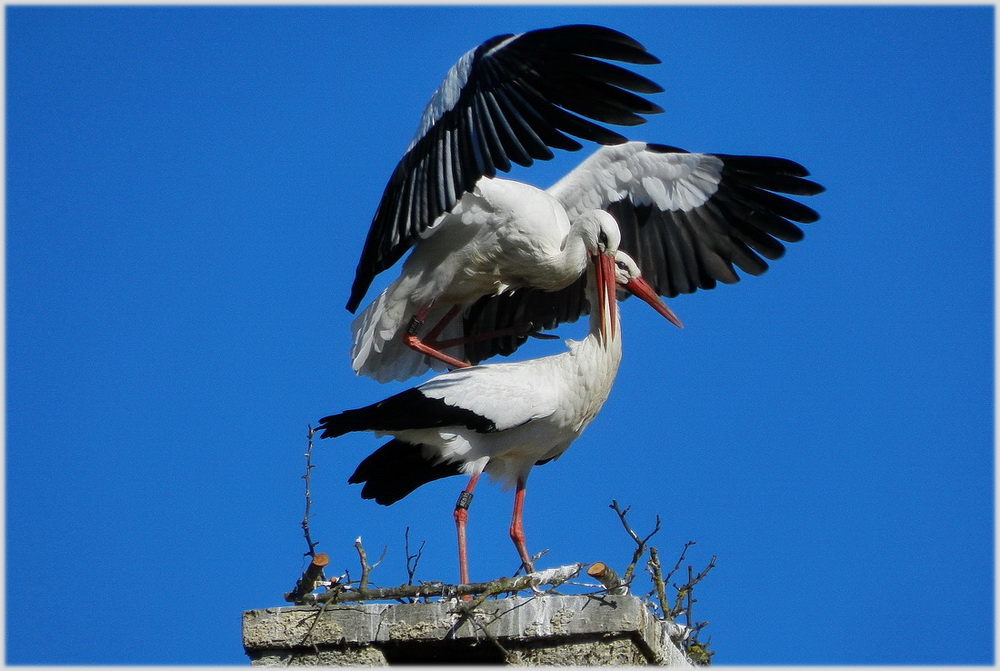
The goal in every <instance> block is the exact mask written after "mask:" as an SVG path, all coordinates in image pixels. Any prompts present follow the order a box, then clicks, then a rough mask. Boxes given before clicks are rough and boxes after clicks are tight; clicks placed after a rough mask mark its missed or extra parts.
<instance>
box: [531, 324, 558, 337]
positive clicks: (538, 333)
mask: <svg viewBox="0 0 1000 671" xmlns="http://www.w3.org/2000/svg"><path fill="white" fill-rule="evenodd" d="M534 326H535V325H534V324H531V323H529V324H528V332H527V333H526V334H525V335H526V336H527V337H529V338H538V339H539V340H559V336H557V335H554V334H552V333H542V332H541V331H539V330H536V329H534Z"/></svg>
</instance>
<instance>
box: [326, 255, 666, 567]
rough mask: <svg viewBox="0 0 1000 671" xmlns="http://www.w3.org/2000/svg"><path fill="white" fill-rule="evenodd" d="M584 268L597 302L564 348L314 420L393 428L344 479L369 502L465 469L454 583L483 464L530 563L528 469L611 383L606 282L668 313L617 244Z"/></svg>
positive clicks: (563, 445)
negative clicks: (507, 499)
mask: <svg viewBox="0 0 1000 671" xmlns="http://www.w3.org/2000/svg"><path fill="white" fill-rule="evenodd" d="M588 267H589V268H588V270H587V272H586V273H585V275H584V277H585V279H586V298H587V300H588V301H589V302H590V304H591V306H592V308H593V307H594V306H596V308H597V309H591V316H590V330H589V333H588V334H587V336H586V337H585V338H584V339H583V340H581V341H577V342H574V341H569V342H568V344H569V350H568V351H566V352H563V353H560V354H556V355H552V356H547V357H542V358H538V359H531V360H527V361H519V362H505V363H494V364H485V365H481V366H474V367H471V368H462V369H459V370H454V371H451V372H448V373H444V374H442V375H439V376H437V377H435V378H433V379H431V380H429V381H428V382H425V383H423V384H421V385H419V386H417V387H414V388H412V389H409V390H407V391H404V392H402V393H400V394H396V395H395V396H392V397H390V398H387V399H386V400H384V401H380V402H378V403H375V404H373V405H369V406H367V407H364V408H359V409H357V410H347V411H346V412H342V413H340V414H337V415H331V416H329V417H324V418H323V419H321V420H320V424H319V429H320V430H322V432H323V433H322V434H321V437H322V438H330V437H336V436H341V435H343V434H345V433H348V432H351V431H374V432H375V434H376V435H378V436H382V435H389V436H392V437H393V440H391V441H389V442H388V443H386V444H385V445H383V446H382V447H380V448H379V449H378V450H376V451H375V452H374V453H372V454H371V455H370V456H368V457H367V458H366V459H365V460H364V461H362V462H361V464H360V465H359V466H358V468H357V470H356V471H355V472H354V474H353V475H352V476H351V477H350V479H349V480H348V482H351V483H365V486H364V488H363V489H362V491H361V495H362V497H364V498H366V499H375V501H376V503H380V504H382V505H389V504H392V503H394V502H396V501H398V500H399V499H402V498H403V497H405V496H406V495H407V494H409V493H410V492H412V491H413V490H414V489H416V488H417V487H419V486H421V485H423V484H425V483H427V482H431V481H433V480H436V479H438V478H443V477H447V476H450V475H459V474H465V475H468V476H470V479H469V483H468V486H467V487H466V488H465V490H464V491H463V492H462V494H461V495H460V497H459V500H458V503H457V504H456V506H455V513H454V515H455V523H456V529H457V533H458V549H459V575H460V579H461V582H462V583H463V584H465V583H468V581H469V573H468V561H467V554H466V544H465V524H466V520H467V519H468V513H467V509H468V504H469V502H470V501H471V498H472V491H473V489H474V488H475V486H476V482H477V480H478V479H479V476H480V475H481V474H482V473H483V472H485V473H488V474H489V475H490V477H491V478H493V479H496V480H500V481H501V482H502V483H503V484H505V485H506V486H508V487H509V486H514V487H515V488H516V490H515V495H514V512H513V516H512V519H511V525H510V536H511V539H512V540H513V541H514V545H515V547H516V548H517V552H518V555H519V556H520V558H521V561H522V562H523V564H524V566H525V568H526V570H528V571H529V572H530V571H532V570H533V567H532V565H531V558H530V555H529V554H528V551H527V548H526V546H525V542H524V531H523V526H522V522H521V517H522V511H523V507H524V493H525V486H526V483H527V479H528V473H529V471H531V469H532V467H533V466H535V465H536V464H541V463H545V462H547V461H550V460H552V459H555V458H557V457H559V456H560V455H561V454H562V453H563V452H565V451H566V449H567V448H569V446H570V444H571V443H572V442H573V441H574V440H576V439H577V438H578V437H579V436H580V434H581V433H583V430H584V429H585V428H586V427H587V425H589V424H590V422H591V421H592V420H593V419H594V417H595V416H596V415H597V413H598V411H599V410H600V409H601V406H602V405H603V404H604V401H605V400H606V399H607V397H608V394H609V393H610V391H611V385H612V383H613V382H614V379H615V375H616V373H617V371H618V363H619V361H620V360H621V353H622V347H621V327H620V322H619V318H618V310H617V300H616V296H615V293H616V283H617V284H619V285H621V286H624V288H625V289H626V290H628V291H630V292H632V293H634V294H635V295H637V296H639V297H640V298H642V299H643V300H645V301H646V302H648V303H649V304H650V305H652V306H653V307H654V308H655V309H656V310H657V311H658V312H659V313H660V314H662V315H663V316H665V317H667V318H670V312H669V310H668V308H667V307H666V305H664V304H663V302H662V301H661V300H660V299H659V297H658V296H657V295H656V293H655V292H654V291H653V289H652V288H651V287H650V286H649V285H648V284H647V283H646V282H645V281H644V280H643V279H642V278H641V276H640V275H639V270H638V268H637V267H636V265H635V263H634V262H633V261H632V259H631V258H630V257H629V256H628V255H627V254H625V253H624V252H621V251H619V252H608V251H606V250H605V251H603V252H601V253H598V254H594V255H592V256H591V263H589V264H588Z"/></svg>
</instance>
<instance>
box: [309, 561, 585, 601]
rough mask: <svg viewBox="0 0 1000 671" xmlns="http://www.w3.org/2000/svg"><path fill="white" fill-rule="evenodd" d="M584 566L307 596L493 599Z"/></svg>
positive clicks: (565, 575) (559, 581)
mask: <svg viewBox="0 0 1000 671" xmlns="http://www.w3.org/2000/svg"><path fill="white" fill-rule="evenodd" d="M582 568H583V564H569V565H567V566H561V567H559V568H557V569H548V570H546V571H540V572H536V573H529V574H528V575H525V576H520V577H517V578H498V579H496V580H491V581H490V582H480V583H471V584H467V585H445V584H444V583H440V582H430V583H423V584H421V585H400V586H398V587H384V588H371V589H369V588H361V587H359V588H358V589H344V590H341V591H339V592H337V593H334V592H333V591H331V592H326V593H323V594H317V595H306V597H305V599H306V600H307V601H308V602H309V603H326V602H332V603H348V602H353V601H386V600H393V599H403V598H408V597H409V598H421V597H432V596H445V597H455V596H465V595H471V594H479V595H486V596H487V597H489V596H496V595H498V594H507V593H512V592H520V591H522V590H526V589H534V588H537V587H541V586H542V585H553V586H555V585H559V584H562V583H564V582H566V581H567V580H569V579H571V578H573V577H575V576H576V575H578V574H579V572H580V570H581V569H582Z"/></svg>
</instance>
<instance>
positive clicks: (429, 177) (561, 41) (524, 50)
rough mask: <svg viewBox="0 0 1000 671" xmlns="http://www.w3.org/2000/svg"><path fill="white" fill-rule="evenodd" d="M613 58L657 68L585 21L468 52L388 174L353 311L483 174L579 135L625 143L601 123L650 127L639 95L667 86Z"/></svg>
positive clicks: (613, 34)
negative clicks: (379, 276) (381, 275)
mask: <svg viewBox="0 0 1000 671" xmlns="http://www.w3.org/2000/svg"><path fill="white" fill-rule="evenodd" d="M598 59H602V60H598ZM608 61H619V62H624V63H634V64H654V63H659V59H657V58H656V57H654V56H652V55H651V54H649V53H648V52H647V51H646V50H645V48H644V47H643V46H642V45H641V44H639V43H638V42H636V41H635V40H633V39H632V38H630V37H628V36H626V35H624V34H622V33H620V32H617V31H614V30H611V29H609V28H603V27H600V26H585V25H574V26H560V27H556V28H547V29H543V30H533V31H530V32H526V33H521V34H519V35H500V36H497V37H494V38H492V39H490V40H488V41H486V42H485V43H483V44H482V45H480V46H479V47H477V48H475V49H473V50H472V51H469V52H468V53H466V54H465V55H464V56H462V58H461V59H460V60H459V61H458V63H456V64H455V65H454V66H453V67H452V69H451V70H450V71H449V72H448V74H447V75H446V77H445V79H444V81H443V82H442V84H441V86H440V87H439V88H438V90H437V91H436V92H435V93H434V95H433V97H432V98H431V101H430V103H429V104H428V105H427V108H426V109H425V110H424V114H423V117H422V119H421V122H420V125H419V128H418V130H417V133H416V135H415V136H414V138H413V141H412V142H411V144H410V146H409V148H408V149H407V150H406V153H405V154H404V155H403V158H402V159H401V160H400V161H399V163H398V164H397V166H396V168H395V170H394V171H393V173H392V176H391V177H390V178H389V183H388V185H387V186H386V188H385V192H384V193H383V195H382V199H381V201H380V202H379V205H378V209H377V210H376V212H375V217H374V219H373V220H372V224H371V228H370V229H369V231H368V237H367V239H366V240H365V245H364V248H363V250H362V252H361V259H360V261H359V262H358V267H357V271H356V274H355V278H354V284H353V286H352V287H351V297H350V300H349V301H348V303H347V309H348V310H350V311H351V312H354V311H355V310H356V309H357V307H358V305H360V303H361V300H362V299H363V298H364V295H365V293H366V292H367V291H368V287H369V286H370V285H371V282H372V280H373V279H374V278H375V276H376V275H377V274H378V273H380V272H382V271H383V270H385V269H386V268H389V267H390V266H392V265H393V264H394V263H396V261H398V260H399V259H400V258H401V257H402V256H403V254H405V253H406V251H407V250H408V249H409V248H410V247H411V246H412V245H413V243H414V242H415V241H416V240H417V238H418V237H421V236H426V235H428V232H429V230H432V227H433V225H434V223H435V221H436V220H437V219H438V217H439V216H441V215H442V214H443V213H445V212H447V211H448V210H450V209H451V208H452V207H454V206H455V204H456V202H457V201H458V199H459V198H461V196H462V194H463V193H464V192H466V191H469V190H471V189H472V188H473V186H474V185H475V184H476V182H477V181H479V179H480V178H482V177H483V176H490V177H492V176H494V175H495V174H496V171H497V170H500V171H504V172H506V171H508V170H510V168H511V164H512V163H517V164H520V165H530V164H531V163H532V162H533V160H534V159H540V160H547V159H550V158H552V156H553V154H552V148H556V149H565V150H569V151H575V150H578V149H580V148H581V146H582V145H581V144H580V143H579V142H577V141H576V140H574V139H573V138H572V137H570V136H571V135H572V136H575V137H577V138H581V139H584V140H591V141H593V142H597V143H601V144H615V143H621V142H624V141H625V138H624V137H622V136H621V135H619V134H618V133H615V132H613V131H611V130H609V129H607V128H605V127H604V126H601V125H599V124H600V123H608V124H618V125H625V126H634V125H637V124H641V123H643V122H644V121H645V119H644V118H643V117H642V116H640V115H642V114H654V113H657V112H661V111H662V110H661V109H660V107H658V106H657V105H655V104H653V103H651V102H649V101H648V100H646V99H645V98H643V97H641V96H640V95H637V93H643V94H648V93H658V92H660V91H662V89H661V88H660V86H658V85H657V84H655V83H654V82H652V81H650V80H648V79H646V78H645V77H642V76H640V75H637V74H635V73H634V72H632V71H630V70H627V69H625V68H623V67H620V66H618V65H614V64H612V63H610V62H608ZM584 117H586V118H584ZM588 119H592V120H593V121H596V122H599V123H594V122H593V121H588Z"/></svg>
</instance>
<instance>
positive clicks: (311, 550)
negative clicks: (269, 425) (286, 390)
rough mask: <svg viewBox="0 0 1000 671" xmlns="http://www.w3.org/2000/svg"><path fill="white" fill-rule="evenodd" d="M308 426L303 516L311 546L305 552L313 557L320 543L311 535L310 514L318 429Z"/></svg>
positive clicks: (305, 531)
mask: <svg viewBox="0 0 1000 671" xmlns="http://www.w3.org/2000/svg"><path fill="white" fill-rule="evenodd" d="M308 426H309V434H308V438H309V443H308V445H307V447H306V455H305V456H306V473H305V475H303V476H302V479H303V480H305V481H306V492H305V496H306V512H305V515H303V517H302V533H304V534H305V537H306V545H308V546H309V549H308V550H307V551H306V552H305V554H306V555H308V556H310V557H312V556H314V555H315V554H316V546H317V545H319V543H318V542H316V541H314V540H313V539H312V536H311V535H310V533H309V513H310V510H311V509H312V492H311V489H310V482H311V479H312V469H313V465H312V450H313V435H315V434H316V429H314V428H312V425H308Z"/></svg>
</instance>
